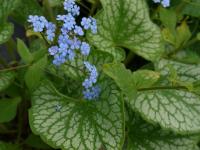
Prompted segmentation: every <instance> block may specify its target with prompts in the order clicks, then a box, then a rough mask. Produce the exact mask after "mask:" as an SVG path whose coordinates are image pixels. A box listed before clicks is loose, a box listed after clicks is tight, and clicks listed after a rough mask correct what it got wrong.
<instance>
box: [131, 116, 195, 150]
mask: <svg viewBox="0 0 200 150" xmlns="http://www.w3.org/2000/svg"><path fill="white" fill-rule="evenodd" d="M129 121H131V120H129ZM128 128H129V134H128V144H127V145H128V146H127V150H199V148H198V146H197V142H198V141H197V140H198V138H197V137H195V136H191V137H190V136H181V135H176V134H174V133H172V132H167V131H164V130H161V129H160V128H159V127H157V126H153V125H151V124H148V123H146V122H145V121H143V120H142V119H141V118H140V117H138V116H134V118H133V120H132V121H131V125H130V126H129V127H128Z"/></svg>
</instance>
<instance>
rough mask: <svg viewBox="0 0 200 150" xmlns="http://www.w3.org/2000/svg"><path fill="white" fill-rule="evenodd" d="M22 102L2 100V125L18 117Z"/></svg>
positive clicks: (0, 105) (0, 120)
mask: <svg viewBox="0 0 200 150" xmlns="http://www.w3.org/2000/svg"><path fill="white" fill-rule="evenodd" d="M20 101H21V100H20V98H14V99H5V100H0V108H1V109H0V123H2V122H9V121H11V120H12V119H13V118H14V117H15V116H16V112H17V106H18V104H19V103H20Z"/></svg>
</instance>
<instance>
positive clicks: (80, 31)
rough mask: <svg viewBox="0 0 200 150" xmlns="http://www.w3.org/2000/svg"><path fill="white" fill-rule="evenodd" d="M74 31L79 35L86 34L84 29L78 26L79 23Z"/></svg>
mask: <svg viewBox="0 0 200 150" xmlns="http://www.w3.org/2000/svg"><path fill="white" fill-rule="evenodd" d="M74 33H76V34H77V35H79V36H83V35H84V32H83V29H82V28H81V27H80V26H77V25H76V26H75V28H74Z"/></svg>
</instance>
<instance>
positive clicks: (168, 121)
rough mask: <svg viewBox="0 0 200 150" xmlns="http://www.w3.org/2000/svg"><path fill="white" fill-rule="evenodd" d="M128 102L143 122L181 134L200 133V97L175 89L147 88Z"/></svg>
mask: <svg viewBox="0 0 200 150" xmlns="http://www.w3.org/2000/svg"><path fill="white" fill-rule="evenodd" d="M128 101H129V103H130V104H131V107H132V109H133V110H135V111H137V112H139V113H140V114H141V115H142V116H143V118H144V119H145V120H147V121H149V122H152V123H159V124H160V125H161V126H162V127H163V128H165V129H171V130H173V131H175V132H178V133H181V134H185V133H195V132H199V131H200V117H199V113H200V97H199V96H197V95H195V94H193V93H190V92H187V91H185V90H178V89H175V88H174V89H173V88H171V89H170V88H169V89H167V88H166V89H164V88H159V87H158V88H149V89H146V90H145V89H144V90H141V91H139V92H137V95H136V98H135V99H132V100H128Z"/></svg>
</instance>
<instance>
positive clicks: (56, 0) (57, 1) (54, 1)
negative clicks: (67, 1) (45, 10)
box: [49, 0, 63, 7]
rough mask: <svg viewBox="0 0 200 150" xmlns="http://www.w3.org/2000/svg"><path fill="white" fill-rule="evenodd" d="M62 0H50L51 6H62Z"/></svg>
mask: <svg viewBox="0 0 200 150" xmlns="http://www.w3.org/2000/svg"><path fill="white" fill-rule="evenodd" d="M62 3H63V1H62V0H49V4H50V6H51V7H55V6H60V5H62Z"/></svg>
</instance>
